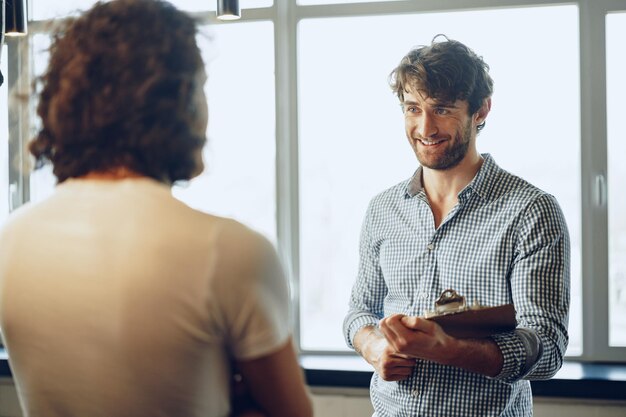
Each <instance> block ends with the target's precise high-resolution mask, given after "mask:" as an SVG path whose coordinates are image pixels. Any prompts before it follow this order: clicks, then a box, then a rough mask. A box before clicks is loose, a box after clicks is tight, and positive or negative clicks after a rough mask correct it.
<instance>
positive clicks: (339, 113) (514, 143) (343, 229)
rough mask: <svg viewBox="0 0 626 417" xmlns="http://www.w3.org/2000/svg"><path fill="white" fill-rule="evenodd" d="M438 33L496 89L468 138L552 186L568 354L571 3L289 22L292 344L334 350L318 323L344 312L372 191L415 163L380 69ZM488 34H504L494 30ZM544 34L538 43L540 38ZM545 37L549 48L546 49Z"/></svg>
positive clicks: (574, 26)
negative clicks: (457, 44) (294, 144)
mask: <svg viewBox="0 0 626 417" xmlns="http://www.w3.org/2000/svg"><path fill="white" fill-rule="evenodd" d="M557 21H558V22H559V30H558V31H555V30H554V26H553V22H557ZM468 22H471V24H467V23H468ZM531 24H532V25H533V26H534V27H535V28H536V29H535V30H533V31H532V33H528V31H526V30H524V28H525V27H528V26H529V25H531ZM373 27H375V28H376V30H372V28H373ZM542 28H543V29H542ZM438 33H444V34H446V35H447V36H448V37H450V38H452V39H459V40H463V42H465V43H467V44H468V45H470V46H471V47H472V48H473V49H474V50H475V51H476V52H477V53H478V54H480V55H482V56H483V58H484V59H485V61H486V62H487V63H488V64H489V66H490V73H491V75H492V77H493V78H494V83H495V93H494V96H493V107H492V111H491V114H490V115H489V117H488V119H487V125H486V128H485V129H484V131H482V132H481V134H480V135H479V137H478V147H479V151H481V152H488V153H491V154H492V155H493V157H494V159H495V160H496V162H497V163H498V164H499V165H500V166H501V167H503V168H504V169H507V170H509V171H511V172H513V173H515V174H517V175H520V176H522V177H523V178H525V179H527V180H529V181H530V182H532V183H533V184H535V185H537V186H539V187H540V188H542V189H544V190H546V191H548V192H550V193H552V194H554V195H555V196H556V197H557V199H558V200H559V202H560V204H561V206H562V208H563V211H564V213H565V216H566V220H567V223H568V225H569V229H570V234H571V240H572V311H571V317H570V332H571V335H572V340H571V341H570V350H571V351H573V352H578V353H579V352H580V351H581V350H582V345H581V339H580V335H581V316H580V314H581V311H580V303H581V299H580V192H579V188H580V185H579V184H580V170H579V160H580V147H579V143H580V118H579V114H580V110H579V97H580V91H579V82H580V81H579V74H578V71H577V64H578V61H579V55H578V9H577V7H576V6H557V7H541V8H524V9H500V10H489V11H469V12H446V13H429V14H427V15H426V14H405V15H395V16H366V17H346V18H326V19H307V20H304V21H302V22H301V23H300V26H299V55H298V56H299V61H298V64H299V65H298V68H299V72H298V88H299V92H298V97H299V100H300V101H299V128H300V133H299V140H300V213H301V214H300V265H301V268H300V289H301V294H302V296H301V297H300V306H301V308H300V334H301V344H302V347H303V348H305V349H311V350H342V349H345V342H344V340H343V336H342V334H341V329H340V328H328V325H327V323H329V322H332V320H333V318H335V317H343V316H344V315H345V313H346V305H347V300H348V297H349V294H350V288H351V285H352V282H353V280H354V277H355V276H356V267H357V262H358V256H357V255H358V254H357V251H356V248H357V247H358V236H359V230H360V227H361V222H362V219H363V216H364V214H365V209H366V207H367V204H368V202H369V200H370V199H371V198H372V197H373V196H374V195H375V194H377V193H379V192H380V191H382V190H383V189H386V188H388V187H391V186H392V185H394V184H397V183H398V182H400V181H403V180H405V179H407V178H409V177H410V176H411V175H412V174H413V172H414V171H415V169H416V167H417V162H416V160H415V157H414V155H413V152H412V151H411V149H410V147H409V146H408V144H407V142H406V137H405V133H404V122H403V116H402V114H401V112H400V110H399V106H398V101H397V98H396V97H395V95H394V94H392V93H391V90H390V88H389V87H388V85H387V76H388V75H389V73H390V71H391V70H392V69H393V68H394V67H395V66H396V65H397V63H398V62H399V60H400V58H401V57H402V56H404V54H406V53H407V52H408V51H409V50H410V49H411V48H412V47H414V46H415V45H416V44H429V43H430V41H431V39H432V37H433V36H434V35H436V34H438ZM494 33H498V38H499V39H503V40H505V41H499V40H498V39H495V38H494V36H493V34H494ZM547 38H550V42H549V43H546V42H544V39H547ZM555 44H558V45H559V48H558V50H557V51H555V48H554V47H553V45H555ZM320 45H323V48H320ZM513 51H514V52H513ZM549 97H558V98H559V99H558V100H559V104H558V105H555V106H550V109H549V110H548V109H544V108H543V107H544V106H545V105H546V101H551V99H550V98H549ZM555 120H568V121H569V123H567V124H564V123H554V121H555ZM329 150H331V151H330V152H329ZM346 161H348V162H346ZM546 174H548V175H546ZM320 305H324V308H320Z"/></svg>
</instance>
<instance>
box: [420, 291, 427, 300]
mask: <svg viewBox="0 0 626 417" xmlns="http://www.w3.org/2000/svg"><path fill="white" fill-rule="evenodd" d="M420 298H421V299H422V300H425V299H427V298H428V294H426V293H425V292H421V293H420Z"/></svg>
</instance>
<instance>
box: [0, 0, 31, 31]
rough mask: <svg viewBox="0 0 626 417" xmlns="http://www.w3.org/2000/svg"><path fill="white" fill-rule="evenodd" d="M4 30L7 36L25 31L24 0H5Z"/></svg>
mask: <svg viewBox="0 0 626 417" xmlns="http://www.w3.org/2000/svg"><path fill="white" fill-rule="evenodd" d="M4 7H5V9H4V12H5V13H4V32H5V34H6V35H7V36H22V35H26V33H27V23H26V22H27V17H26V0H5V6H4Z"/></svg>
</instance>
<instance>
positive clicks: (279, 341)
mask: <svg viewBox="0 0 626 417" xmlns="http://www.w3.org/2000/svg"><path fill="white" fill-rule="evenodd" d="M250 235H252V237H251V236H250ZM246 238H247V239H246ZM237 240H238V242H239V243H236V246H237V248H236V249H234V248H231V250H229V251H228V253H223V256H225V257H230V258H231V259H230V260H229V261H228V262H226V265H228V266H229V268H228V270H223V271H222V274H223V277H221V281H222V282H223V286H222V291H221V294H220V296H219V302H220V303H221V305H222V311H223V312H224V313H223V314H224V317H225V318H226V329H225V331H226V334H227V340H226V343H227V344H228V346H229V350H230V351H231V354H232V355H233V357H234V358H236V359H239V360H250V359H255V358H258V357H262V356H265V355H268V354H271V353H272V352H274V351H276V350H278V349H279V348H280V347H281V346H283V345H284V344H285V343H286V341H287V339H288V337H289V336H290V328H291V325H290V324H291V323H290V321H291V320H290V316H289V288H288V285H287V280H286V278H285V274H284V271H283V268H282V266H281V263H280V261H279V259H278V256H277V254H276V251H275V250H274V248H273V246H272V245H271V244H270V243H269V242H268V241H267V240H266V239H265V238H263V237H261V236H260V235H256V234H252V233H250V234H249V235H248V236H239V237H238V239H237Z"/></svg>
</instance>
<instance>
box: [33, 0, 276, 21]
mask: <svg viewBox="0 0 626 417" xmlns="http://www.w3.org/2000/svg"><path fill="white" fill-rule="evenodd" d="M96 2H97V0H55V1H50V0H33V1H31V3H32V19H33V20H44V19H54V18H59V17H65V16H67V15H76V14H78V13H79V12H80V11H84V10H86V9H88V8H90V7H91V6H93V5H94V4H96ZM170 3H172V4H173V5H174V6H176V7H178V8H179V9H182V10H186V11H189V12H202V11H215V10H216V9H217V0H203V1H198V0H170ZM272 4H273V0H240V1H239V5H240V7H241V9H242V10H243V9H253V8H260V7H271V6H272Z"/></svg>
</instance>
